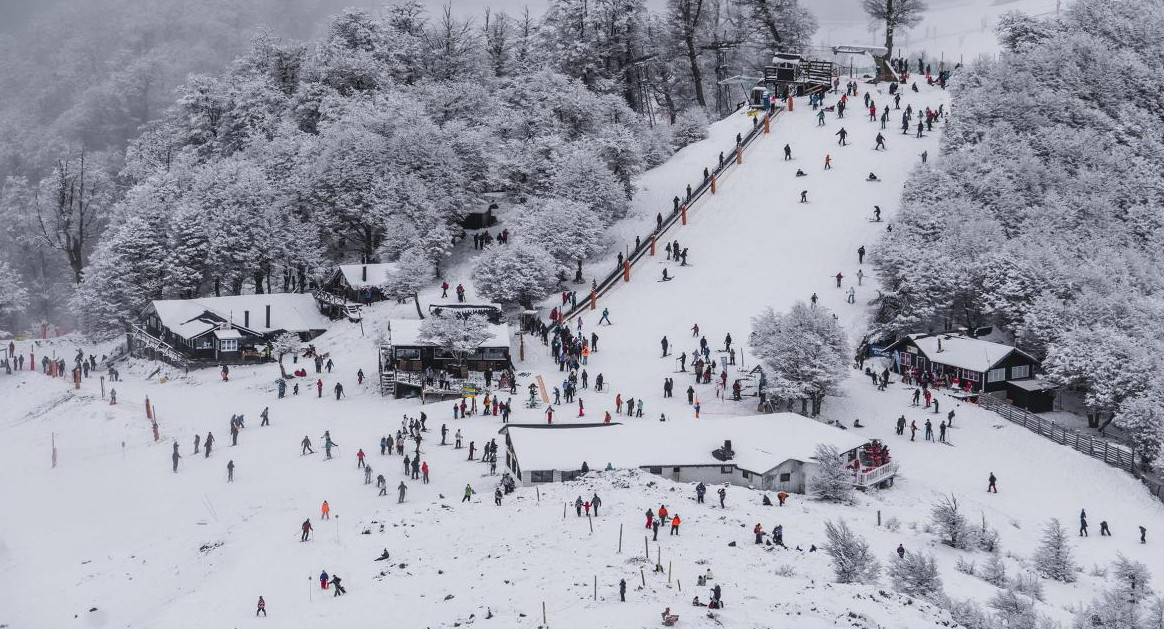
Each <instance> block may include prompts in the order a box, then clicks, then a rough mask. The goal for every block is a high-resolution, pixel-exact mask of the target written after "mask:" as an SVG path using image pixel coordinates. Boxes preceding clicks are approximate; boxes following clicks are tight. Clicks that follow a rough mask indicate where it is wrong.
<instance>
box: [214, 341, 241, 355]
mask: <svg viewBox="0 0 1164 629" xmlns="http://www.w3.org/2000/svg"><path fill="white" fill-rule="evenodd" d="M218 351H220V352H237V351H238V339H220V340H219V341H218Z"/></svg>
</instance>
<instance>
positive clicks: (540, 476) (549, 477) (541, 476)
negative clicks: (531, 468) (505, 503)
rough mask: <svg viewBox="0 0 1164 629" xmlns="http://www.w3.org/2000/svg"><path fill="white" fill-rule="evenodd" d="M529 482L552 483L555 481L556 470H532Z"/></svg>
mask: <svg viewBox="0 0 1164 629" xmlns="http://www.w3.org/2000/svg"><path fill="white" fill-rule="evenodd" d="M529 482H531V483H552V482H554V471H553V470H549V471H541V472H530V473H529Z"/></svg>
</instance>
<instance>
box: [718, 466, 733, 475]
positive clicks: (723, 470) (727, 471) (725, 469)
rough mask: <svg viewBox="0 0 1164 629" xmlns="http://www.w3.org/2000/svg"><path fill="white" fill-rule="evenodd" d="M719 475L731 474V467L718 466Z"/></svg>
mask: <svg viewBox="0 0 1164 629" xmlns="http://www.w3.org/2000/svg"><path fill="white" fill-rule="evenodd" d="M719 473H720V474H731V473H732V466H730V465H721V466H719Z"/></svg>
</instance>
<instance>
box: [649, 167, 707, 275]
mask: <svg viewBox="0 0 1164 629" xmlns="http://www.w3.org/2000/svg"><path fill="white" fill-rule="evenodd" d="M712 181H715V180H714V179H712ZM651 255H652V256H653V255H655V235H654V234H651Z"/></svg>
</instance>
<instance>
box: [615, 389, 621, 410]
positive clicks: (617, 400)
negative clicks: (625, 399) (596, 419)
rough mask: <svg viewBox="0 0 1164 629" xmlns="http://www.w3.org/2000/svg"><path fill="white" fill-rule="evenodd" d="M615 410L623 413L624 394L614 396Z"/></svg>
mask: <svg viewBox="0 0 1164 629" xmlns="http://www.w3.org/2000/svg"><path fill="white" fill-rule="evenodd" d="M614 412H616V413H618V414H619V415H622V394H621V393H619V394H618V395H616V396H614Z"/></svg>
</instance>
